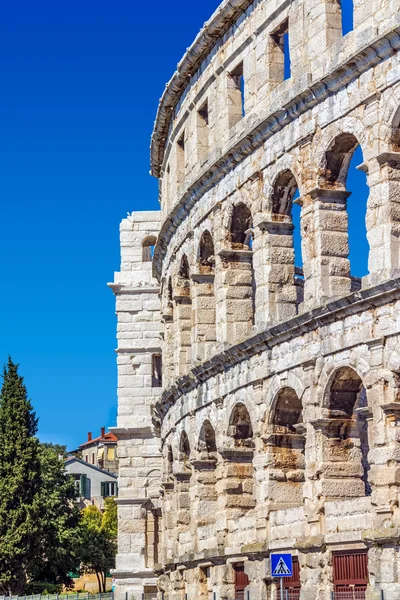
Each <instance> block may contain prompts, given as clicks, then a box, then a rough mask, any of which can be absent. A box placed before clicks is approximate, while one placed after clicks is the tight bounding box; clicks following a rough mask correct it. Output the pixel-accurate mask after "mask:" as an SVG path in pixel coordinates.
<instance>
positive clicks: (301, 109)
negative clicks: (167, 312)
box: [152, 27, 400, 281]
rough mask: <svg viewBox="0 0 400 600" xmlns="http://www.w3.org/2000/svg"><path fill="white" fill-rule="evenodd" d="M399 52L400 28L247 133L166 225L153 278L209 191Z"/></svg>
mask: <svg viewBox="0 0 400 600" xmlns="http://www.w3.org/2000/svg"><path fill="white" fill-rule="evenodd" d="M399 48H400V27H397V28H395V29H393V30H392V31H390V32H388V33H386V34H385V35H383V36H380V37H379V38H377V39H375V41H373V42H372V43H371V44H369V45H368V46H366V47H364V48H362V49H361V50H359V51H358V52H356V53H355V54H354V55H352V56H351V57H350V58H349V59H348V60H347V61H346V62H345V63H343V64H342V65H340V66H339V67H338V68H337V69H335V70H333V71H332V72H331V73H329V74H328V75H326V76H324V77H322V78H321V79H320V80H318V81H316V82H315V83H313V84H311V85H309V86H307V87H306V88H305V89H304V90H303V91H302V92H300V93H299V94H297V95H296V96H295V97H293V98H292V99H291V100H290V101H289V102H288V103H287V104H285V105H284V106H282V108H280V109H278V110H275V111H274V112H272V113H271V114H269V115H268V116H267V117H266V118H265V119H263V120H261V121H260V122H259V123H258V125H256V126H255V127H253V128H252V130H251V131H250V132H245V133H244V135H243V137H242V138H241V139H240V140H239V141H238V142H237V143H236V144H235V145H234V146H233V147H231V148H230V149H229V150H228V151H227V152H226V153H225V154H224V156H222V157H221V158H220V159H218V161H216V162H215V163H214V164H213V165H211V166H210V168H208V169H206V170H205V171H204V172H203V173H202V174H201V175H200V177H199V178H198V179H197V180H196V181H195V182H194V183H193V184H192V185H191V186H189V188H188V189H187V190H186V192H185V194H184V195H183V196H182V197H181V199H180V201H179V202H178V204H177V205H176V206H175V207H174V208H173V209H172V211H171V212H170V214H169V215H168V217H167V219H166V220H165V221H164V223H163V224H162V226H161V230H160V233H159V236H158V240H157V244H156V247H155V252H154V258H153V276H154V277H156V278H157V279H158V280H159V281H160V279H161V270H162V262H163V259H164V257H165V255H166V252H167V250H168V247H169V245H170V242H171V240H172V237H173V236H174V234H175V232H176V230H177V229H178V227H179V226H180V224H181V223H182V222H183V221H184V220H185V219H186V218H187V217H188V215H189V214H190V211H191V209H192V208H193V206H194V205H195V204H196V202H197V201H198V200H199V199H200V198H201V197H202V196H203V195H204V194H205V193H206V192H207V191H209V190H210V189H211V188H213V187H214V186H215V185H217V184H218V183H219V182H220V181H221V180H222V179H223V178H224V177H225V175H226V174H227V173H229V172H230V171H232V170H233V169H234V168H235V167H236V166H237V165H238V164H239V163H240V162H242V161H243V160H244V159H245V158H246V157H247V156H249V155H250V154H252V153H253V152H254V151H255V150H257V149H258V148H259V147H261V146H262V145H263V144H264V143H265V142H266V141H267V140H268V139H269V138H271V137H272V136H273V135H275V134H276V133H277V132H278V131H281V130H282V129H283V128H284V127H286V125H288V124H289V123H291V122H292V121H295V120H296V119H297V118H298V117H299V116H300V115H302V114H304V113H305V112H307V111H308V110H310V109H311V108H313V107H314V106H316V105H318V104H320V103H321V102H323V101H324V100H326V99H327V98H328V97H329V96H331V95H333V94H335V93H336V92H338V91H339V90H340V89H342V88H344V87H345V86H346V85H348V84H349V83H350V82H351V81H354V80H355V79H356V78H357V77H359V75H360V74H362V73H365V72H366V71H368V70H369V69H371V68H372V67H374V66H376V65H377V64H378V63H380V62H381V61H383V60H386V59H388V58H389V57H390V56H392V55H393V54H394V53H395V52H397V50H399ZM167 89H168V88H167ZM166 92H167V91H166ZM166 92H165V93H166ZM153 135H154V134H153ZM152 143H153V142H152Z"/></svg>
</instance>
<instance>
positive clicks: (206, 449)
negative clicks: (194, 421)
mask: <svg viewBox="0 0 400 600" xmlns="http://www.w3.org/2000/svg"><path fill="white" fill-rule="evenodd" d="M197 449H198V451H199V452H200V453H205V454H207V455H208V456H211V455H214V454H215V453H216V452H217V441H216V435H215V429H214V427H213V426H212V424H211V422H210V421H209V419H206V420H205V421H204V422H203V424H202V426H201V429H200V433H199V439H198V445H197Z"/></svg>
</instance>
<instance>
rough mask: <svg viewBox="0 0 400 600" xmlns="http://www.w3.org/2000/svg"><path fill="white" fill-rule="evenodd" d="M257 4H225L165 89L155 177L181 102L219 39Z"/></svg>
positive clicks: (154, 141)
mask: <svg viewBox="0 0 400 600" xmlns="http://www.w3.org/2000/svg"><path fill="white" fill-rule="evenodd" d="M253 1H254V0H224V1H223V2H222V4H220V6H219V7H218V8H217V10H216V11H215V12H214V14H213V15H212V16H211V18H210V19H209V20H208V21H206V23H205V24H204V26H203V27H202V29H201V30H200V32H199V33H198V34H197V36H196V38H195V40H194V42H193V44H192V45H191V46H190V47H189V48H188V49H187V51H186V53H185V54H184V55H183V57H182V59H181V60H180V62H179V63H178V66H177V69H176V71H175V73H174V74H173V76H172V78H171V79H170V81H169V82H168V83H167V85H166V87H165V91H164V93H163V95H162V96H161V99H160V102H159V105H158V111H157V116H156V120H155V123H154V130H153V135H152V136H151V146H150V162H151V173H152V175H154V177H160V169H161V164H162V161H163V155H164V148H165V140H166V139H167V137H168V130H169V127H170V124H171V120H172V115H173V111H174V109H175V107H176V105H177V104H178V102H179V99H180V98H181V96H182V94H183V92H184V91H185V88H186V87H187V85H188V83H189V80H190V78H191V76H192V75H193V74H194V73H195V72H196V71H197V69H198V68H199V66H200V65H201V63H202V62H203V60H204V59H205V58H206V57H207V55H208V54H209V53H210V52H211V50H212V49H213V47H214V46H215V44H216V43H217V41H218V39H219V38H221V36H223V35H224V34H225V33H226V31H228V29H229V27H231V26H232V25H233V24H234V23H235V21H237V19H238V17H239V16H240V15H241V14H242V13H243V12H244V11H245V10H246V8H247V7H248V6H250V4H251V3H252V2H253Z"/></svg>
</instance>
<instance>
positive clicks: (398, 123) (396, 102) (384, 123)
mask: <svg viewBox="0 0 400 600" xmlns="http://www.w3.org/2000/svg"><path fill="white" fill-rule="evenodd" d="M382 113H383V114H382V119H381V120H380V123H379V139H380V140H382V141H383V142H384V145H383V146H382V147H381V148H379V150H380V151H381V152H385V151H387V150H393V151H395V152H398V151H399V149H400V144H399V143H400V139H399V133H400V85H399V84H397V85H396V86H394V87H393V88H392V89H391V90H390V94H387V95H386V98H385V103H384V106H383V111H382Z"/></svg>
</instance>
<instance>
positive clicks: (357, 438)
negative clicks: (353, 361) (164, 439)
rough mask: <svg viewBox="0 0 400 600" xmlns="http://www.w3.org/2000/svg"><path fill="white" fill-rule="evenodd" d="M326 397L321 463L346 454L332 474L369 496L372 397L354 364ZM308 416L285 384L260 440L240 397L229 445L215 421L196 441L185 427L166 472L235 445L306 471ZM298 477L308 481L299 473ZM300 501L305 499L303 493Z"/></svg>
mask: <svg viewBox="0 0 400 600" xmlns="http://www.w3.org/2000/svg"><path fill="white" fill-rule="evenodd" d="M325 397H326V399H325V402H324V404H325V407H324V408H323V418H322V419H320V420H317V421H316V422H315V423H313V425H314V426H315V427H316V428H318V429H319V430H320V431H322V434H323V436H324V439H325V441H326V442H327V446H326V448H325V450H324V455H323V456H322V457H321V464H322V463H324V462H329V460H333V462H335V461H337V459H338V457H340V460H339V461H338V466H337V467H338V468H337V469H336V470H332V469H331V470H330V475H329V476H333V478H339V479H340V478H342V479H343V478H344V479H345V478H346V477H349V478H350V479H353V480H354V481H355V484H356V485H355V488H354V489H356V490H357V493H356V494H351V496H353V495H360V496H363V495H369V494H370V492H371V485H370V483H369V481H368V471H369V462H368V452H369V438H368V427H367V421H366V419H365V409H366V408H367V396H366V390H365V387H364V385H363V382H362V379H361V378H360V376H359V375H358V374H357V373H356V371H355V370H354V369H352V368H351V367H341V368H339V369H337V370H336V371H335V373H334V374H333V375H332V377H331V379H330V382H329V385H328V389H327V390H326V394H325ZM304 421H305V419H304V412H303V405H302V400H301V398H299V396H298V395H297V393H296V391H295V390H294V389H293V388H291V387H289V386H287V387H283V388H281V389H280V390H279V392H278V393H277V395H276V397H275V400H274V402H273V407H272V408H271V410H270V411H269V416H268V418H267V419H266V421H265V423H264V424H263V426H262V428H261V434H260V438H261V443H260V444H259V443H257V438H256V437H255V436H254V433H253V424H252V422H251V418H250V414H249V411H248V409H247V407H246V406H245V404H244V403H242V402H238V403H236V404H235V406H234V407H233V409H232V411H231V414H230V417H229V420H228V425H227V429H226V431H225V434H226V435H224V434H223V435H222V436H221V439H224V440H225V442H224V445H223V447H221V446H220V445H219V444H218V442H217V435H216V424H214V425H213V424H212V422H211V420H210V419H209V418H206V419H205V420H204V422H203V424H202V426H201V428H200V431H199V434H198V437H197V439H196V440H195V441H194V442H193V444H191V443H190V441H189V435H188V433H187V431H186V430H185V429H183V430H182V431H181V432H180V434H179V440H178V441H176V442H174V443H173V444H172V443H168V444H167V445H166V453H164V456H165V458H166V463H165V473H166V474H167V475H168V476H170V475H173V473H174V471H178V472H180V471H182V470H183V471H186V470H188V469H192V468H193V466H195V465H197V463H198V462H199V461H202V460H207V461H211V462H214V463H216V462H217V460H218V456H220V455H225V454H226V453H227V452H228V453H229V451H231V450H232V451H237V452H238V455H240V451H244V452H247V451H251V452H253V451H255V450H257V452H260V449H262V451H265V448H267V449H268V451H269V452H270V453H271V456H272V460H271V462H270V467H273V468H275V469H279V470H281V471H283V472H284V473H288V472H289V471H293V470H299V471H304V458H303V455H304V448H305V434H306V425H307V423H305V422H304ZM191 437H192V436H191ZM344 463H346V464H347V467H349V468H348V469H346V471H348V475H346V473H344V472H341V471H340V469H341V468H342V466H343V464H344ZM351 465H353V468H351ZM322 469H323V467H322ZM292 475H293V474H292ZM296 477H297V478H298V479H299V480H304V477H303V476H302V475H301V474H299V473H298V474H297V475H296ZM357 480H358V481H357ZM360 482H362V483H360ZM299 502H300V503H302V498H300V499H299Z"/></svg>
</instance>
